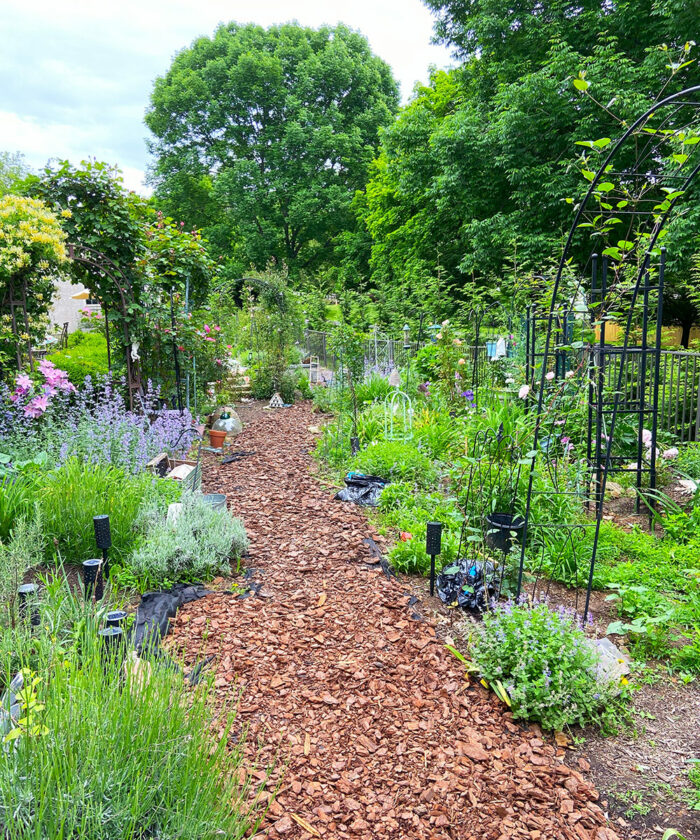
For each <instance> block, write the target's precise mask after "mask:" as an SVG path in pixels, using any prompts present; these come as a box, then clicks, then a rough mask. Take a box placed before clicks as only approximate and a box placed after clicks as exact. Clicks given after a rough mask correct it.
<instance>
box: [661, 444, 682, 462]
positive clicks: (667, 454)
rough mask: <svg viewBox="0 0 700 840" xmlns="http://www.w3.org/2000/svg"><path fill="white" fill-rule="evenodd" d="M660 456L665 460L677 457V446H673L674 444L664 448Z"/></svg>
mask: <svg viewBox="0 0 700 840" xmlns="http://www.w3.org/2000/svg"><path fill="white" fill-rule="evenodd" d="M661 457H662V458H665V459H666V460H667V461H668V460H670V459H671V458H677V457H678V448H677V447H675V446H672V447H671V448H670V449H665V450H664V451H663V452H662V454H661Z"/></svg>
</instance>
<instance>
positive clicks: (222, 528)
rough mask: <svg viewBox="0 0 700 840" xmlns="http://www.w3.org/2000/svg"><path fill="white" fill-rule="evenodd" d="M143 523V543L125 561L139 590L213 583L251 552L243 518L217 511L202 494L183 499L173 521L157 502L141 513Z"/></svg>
mask: <svg viewBox="0 0 700 840" xmlns="http://www.w3.org/2000/svg"><path fill="white" fill-rule="evenodd" d="M140 525H141V529H142V531H143V532H144V539H143V541H142V542H141V543H140V544H139V546H138V547H137V548H136V550H135V551H134V553H133V554H132V555H131V557H129V559H128V560H127V561H126V562H125V563H124V566H125V569H126V571H127V572H128V574H129V575H131V576H133V578H134V579H135V580H136V581H137V584H138V586H139V588H140V589H154V588H161V587H165V586H170V585H172V584H173V583H177V582H180V581H185V582H188V583H192V582H202V581H206V580H211V578H213V577H214V576H215V575H217V574H223V573H226V572H228V571H229V570H230V566H229V563H230V561H231V560H232V559H239V558H240V556H241V554H243V553H244V552H245V551H246V549H247V548H248V539H247V537H246V534H245V530H244V529H243V525H242V524H241V522H240V520H238V519H234V518H233V517H232V516H231V514H230V513H229V512H228V510H214V508H213V507H212V506H211V505H210V504H209V503H208V502H207V501H206V500H205V499H204V497H203V496H201V495H200V494H199V493H186V494H184V495H183V497H182V509H181V510H180V513H179V514H178V515H177V517H176V518H175V520H174V522H168V521H167V520H166V518H165V515H164V512H163V509H162V506H161V505H159V504H157V503H156V504H154V505H151V506H149V507H147V508H146V510H144V511H143V512H142V514H141V517H140Z"/></svg>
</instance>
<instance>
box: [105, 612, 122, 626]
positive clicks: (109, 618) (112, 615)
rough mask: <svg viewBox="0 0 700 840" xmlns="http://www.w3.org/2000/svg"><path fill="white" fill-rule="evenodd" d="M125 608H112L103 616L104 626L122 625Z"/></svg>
mask: <svg viewBox="0 0 700 840" xmlns="http://www.w3.org/2000/svg"><path fill="white" fill-rule="evenodd" d="M126 615H127V613H126V610H112V611H111V612H108V613H107V615H106V616H105V627H106V628H109V627H122V626H123V624H124V622H125V621H126Z"/></svg>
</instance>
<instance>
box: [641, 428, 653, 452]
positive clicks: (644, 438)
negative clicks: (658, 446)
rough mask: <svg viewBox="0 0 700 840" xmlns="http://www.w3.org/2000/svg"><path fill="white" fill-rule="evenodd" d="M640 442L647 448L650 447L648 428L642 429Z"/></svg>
mask: <svg viewBox="0 0 700 840" xmlns="http://www.w3.org/2000/svg"><path fill="white" fill-rule="evenodd" d="M642 443H643V444H644V446H646V448H647V449H651V432H650V431H649V429H642Z"/></svg>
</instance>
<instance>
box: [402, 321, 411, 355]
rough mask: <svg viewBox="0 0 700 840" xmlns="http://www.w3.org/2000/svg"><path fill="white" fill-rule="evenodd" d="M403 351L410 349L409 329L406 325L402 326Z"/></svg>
mask: <svg viewBox="0 0 700 840" xmlns="http://www.w3.org/2000/svg"><path fill="white" fill-rule="evenodd" d="M403 349H404V350H410V349H411V328H410V327H409V326H408V324H404V325H403Z"/></svg>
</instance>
